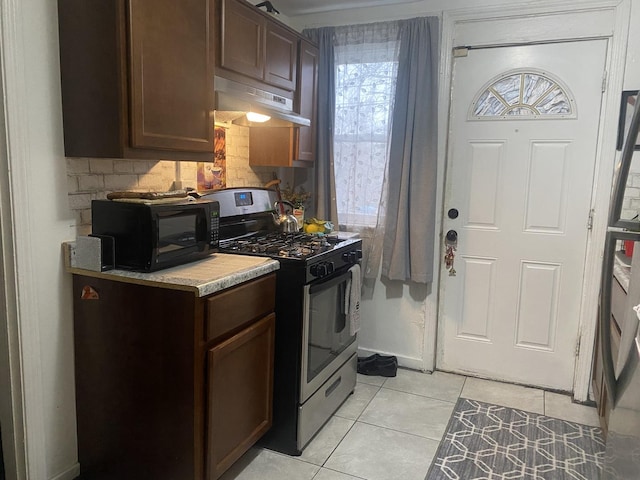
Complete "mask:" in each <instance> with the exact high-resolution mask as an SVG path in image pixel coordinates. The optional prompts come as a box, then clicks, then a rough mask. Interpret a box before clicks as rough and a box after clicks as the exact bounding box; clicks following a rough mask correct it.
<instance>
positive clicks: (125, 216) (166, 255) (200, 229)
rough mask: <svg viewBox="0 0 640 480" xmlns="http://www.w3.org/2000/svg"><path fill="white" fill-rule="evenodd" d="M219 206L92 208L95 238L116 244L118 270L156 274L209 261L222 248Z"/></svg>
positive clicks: (97, 204) (110, 203)
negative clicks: (199, 260) (112, 240)
mask: <svg viewBox="0 0 640 480" xmlns="http://www.w3.org/2000/svg"><path fill="white" fill-rule="evenodd" d="M219 221H220V205H219V203H218V202H216V201H211V200H195V201H192V202H179V203H164V204H145V203H131V202H123V201H116V200H93V201H92V202H91V229H92V235H95V236H106V237H112V238H113V239H114V242H113V244H114V249H115V255H114V257H115V266H116V268H122V269H126V270H134V271H139V272H152V271H155V270H160V269H162V268H167V267H173V266H175V265H180V264H183V263H187V262H191V261H194V260H198V259H201V258H204V257H206V256H207V255H209V254H210V253H212V252H214V251H215V250H216V249H217V247H218V231H219Z"/></svg>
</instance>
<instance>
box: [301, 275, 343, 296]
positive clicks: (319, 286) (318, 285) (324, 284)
mask: <svg viewBox="0 0 640 480" xmlns="http://www.w3.org/2000/svg"><path fill="white" fill-rule="evenodd" d="M350 277H351V273H349V271H348V270H347V271H346V272H344V273H341V274H338V275H337V276H335V275H334V276H331V277H328V278H327V279H326V280H324V279H322V280H317V281H315V282H312V283H311V284H310V285H309V293H310V294H314V293H318V292H321V291H323V290H327V289H329V288H331V287H334V286H336V285H338V284H339V283H342V282H344V281H346V280H347V279H348V278H350Z"/></svg>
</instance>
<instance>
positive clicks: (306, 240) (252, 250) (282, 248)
mask: <svg viewBox="0 0 640 480" xmlns="http://www.w3.org/2000/svg"><path fill="white" fill-rule="evenodd" d="M338 243H340V240H339V239H337V238H335V237H327V236H317V235H309V234H305V233H279V232H265V233H256V234H255V235H253V236H250V237H242V238H237V239H227V240H221V241H220V249H221V250H223V251H232V252H235V253H244V254H252V255H265V256H270V257H281V258H299V259H306V258H309V257H312V256H314V255H318V254H320V253H323V252H326V251H329V250H332V249H333V248H334V247H335V245H337V244H338Z"/></svg>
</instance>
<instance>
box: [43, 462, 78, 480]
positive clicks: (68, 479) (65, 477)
mask: <svg viewBox="0 0 640 480" xmlns="http://www.w3.org/2000/svg"><path fill="white" fill-rule="evenodd" d="M79 476H80V464H79V463H76V464H75V465H72V466H71V467H69V468H67V469H66V470H65V471H64V472H61V473H59V474H58V475H56V476H55V477H51V478H50V479H49V480H73V479H74V478H78V477H79Z"/></svg>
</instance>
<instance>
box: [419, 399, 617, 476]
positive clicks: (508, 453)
mask: <svg viewBox="0 0 640 480" xmlns="http://www.w3.org/2000/svg"><path fill="white" fill-rule="evenodd" d="M604 453H605V445H604V441H603V439H602V431H601V430H600V428H597V427H588V426H586V425H580V424H578V423H573V422H567V421H564V420H558V419H557V418H551V417H545V416H544V415H539V414H536V413H530V412H524V411H522V410H515V409H513V408H508V407H500V406H498V405H491V404H489V403H483V402H478V401H476V400H468V399H466V398H460V399H459V400H458V403H457V404H456V408H455V410H454V412H453V415H452V416H451V420H450V421H449V425H448V427H447V432H446V433H445V436H444V437H443V439H442V442H441V443H440V446H439V447H438V452H437V453H436V457H435V459H434V461H433V463H432V465H431V468H430V469H429V473H428V474H427V477H426V479H425V480H452V479H456V480H473V479H478V480H479V479H484V480H486V479H491V480H507V479H509V480H513V479H524V480H543V479H544V480H565V479H566V480H569V479H571V480H597V479H598V478H600V473H601V471H602V467H603V465H604Z"/></svg>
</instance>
